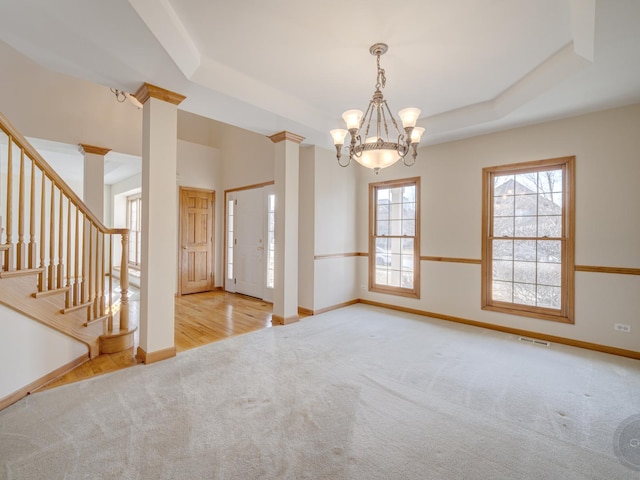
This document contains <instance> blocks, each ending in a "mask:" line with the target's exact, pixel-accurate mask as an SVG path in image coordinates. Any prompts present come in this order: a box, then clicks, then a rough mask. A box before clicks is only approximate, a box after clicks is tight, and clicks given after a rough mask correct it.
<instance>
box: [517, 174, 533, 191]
mask: <svg viewBox="0 0 640 480" xmlns="http://www.w3.org/2000/svg"><path fill="white" fill-rule="evenodd" d="M537 182H538V174H537V173H535V172H533V173H519V174H518V175H515V191H516V195H526V194H528V193H535V192H537V191H538V187H537Z"/></svg>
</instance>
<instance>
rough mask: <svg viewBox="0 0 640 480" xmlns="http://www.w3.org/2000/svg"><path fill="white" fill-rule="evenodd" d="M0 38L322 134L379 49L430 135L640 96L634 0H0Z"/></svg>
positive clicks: (362, 84)
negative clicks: (385, 48)
mask: <svg viewBox="0 0 640 480" xmlns="http://www.w3.org/2000/svg"><path fill="white" fill-rule="evenodd" d="M0 40H2V41H4V42H6V43H8V44H10V45H12V46H13V47H14V48H16V49H17V50H19V51H21V52H22V53H24V54H25V55H27V56H29V57H31V58H32V59H34V60H35V61H37V62H38V63H40V64H42V65H44V66H46V67H49V68H52V69H54V70H57V71H60V72H63V73H66V74H70V75H73V76H76V77H79V78H83V79H85V80H89V81H93V82H96V83H99V84H102V85H105V86H109V87H116V88H120V89H124V90H128V91H132V92H133V91H135V90H136V89H137V88H138V86H140V85H141V83H142V82H149V83H153V84H156V85H159V86H162V87H164V88H167V89H169V90H173V91H176V92H179V93H182V94H184V95H186V96H187V99H186V100H185V101H184V102H183V103H182V104H181V105H180V108H181V109H183V110H186V111H189V112H192V113H196V114H199V115H203V116H206V117H210V118H214V119H216V120H219V121H223V122H226V123H230V124H232V125H237V126H240V127H243V128H246V129H249V130H253V131H256V132H259V133H263V134H267V135H270V134H273V133H275V132H278V131H280V130H289V131H291V132H293V133H296V134H299V135H302V136H305V137H306V138H307V142H308V143H314V144H319V145H323V146H328V147H330V146H331V141H330V137H329V134H328V130H329V129H331V128H337V127H341V126H342V121H341V119H340V115H341V113H342V112H343V111H344V110H347V109H349V108H359V109H362V110H364V109H365V108H366V106H367V104H368V101H369V99H370V96H371V94H372V93H373V90H374V86H375V79H376V78H375V77H376V67H375V58H374V57H372V56H371V55H370V54H369V46H370V45H372V44H373V43H376V42H384V43H387V44H388V45H389V52H388V53H387V54H386V55H384V56H383V57H382V61H381V63H382V67H383V68H384V69H385V70H386V75H387V87H386V89H385V90H384V94H385V97H386V99H387V101H388V103H389V106H390V107H391V109H392V111H394V113H395V112H397V111H398V110H399V109H400V108H403V107H407V106H416V107H419V108H421V109H422V117H421V118H420V120H419V122H418V124H419V125H421V126H424V127H426V128H427V132H426V133H425V136H424V137H423V139H424V140H423V141H424V142H426V143H437V142H443V141H448V140H452V139H459V138H465V137H468V136H472V135H477V134H480V133H486V132H492V131H498V130H504V129H507V128H512V127H514V126H519V125H526V124H531V123H537V122H541V121H545V120H549V119H555V118H561V117H566V116H571V115H575V114H579V113H586V112H589V111H595V110H600V109H604V108H609V107H615V106H620V105H626V104H631V103H637V102H640V1H638V0H597V1H596V0H401V1H398V2H388V1H382V0H367V1H362V0H352V1H350V2H344V1H342V0H322V1H317V2H313V3H311V2H303V1H300V0H271V1H269V2H266V1H264V0H244V1H236V2H229V1H222V0H217V1H211V0H110V1H108V2H106V1H104V0H56V1H51V0H29V1H26V0H0Z"/></svg>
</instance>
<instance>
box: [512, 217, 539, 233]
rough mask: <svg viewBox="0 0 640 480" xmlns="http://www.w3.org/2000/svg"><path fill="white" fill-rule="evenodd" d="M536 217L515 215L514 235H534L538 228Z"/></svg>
mask: <svg viewBox="0 0 640 480" xmlns="http://www.w3.org/2000/svg"><path fill="white" fill-rule="evenodd" d="M537 222H538V217H516V218H515V227H514V237H535V236H536V233H537V230H538V225H537Z"/></svg>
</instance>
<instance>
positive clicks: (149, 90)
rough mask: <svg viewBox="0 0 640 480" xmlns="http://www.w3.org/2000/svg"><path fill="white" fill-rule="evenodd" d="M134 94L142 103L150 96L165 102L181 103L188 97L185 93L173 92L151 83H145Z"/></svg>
mask: <svg viewBox="0 0 640 480" xmlns="http://www.w3.org/2000/svg"><path fill="white" fill-rule="evenodd" d="M133 96H134V97H136V99H138V101H139V102H140V103H142V104H144V103H145V102H146V101H147V100H149V99H150V98H157V99H158V100H162V101H163V102H167V103H172V104H173V105H180V103H182V101H183V100H184V99H185V98H187V97H185V96H184V95H180V94H179V93H176V92H172V91H170V90H165V89H164V88H160V87H157V86H155V85H151V84H150V83H143V84H142V85H141V86H140V88H138V90H137V91H136V93H135V94H134V95H133Z"/></svg>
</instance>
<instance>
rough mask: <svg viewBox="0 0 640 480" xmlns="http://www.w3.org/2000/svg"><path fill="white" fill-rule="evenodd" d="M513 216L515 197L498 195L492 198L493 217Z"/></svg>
mask: <svg viewBox="0 0 640 480" xmlns="http://www.w3.org/2000/svg"><path fill="white" fill-rule="evenodd" d="M514 214H515V197H514V196H513V195H500V196H497V197H493V215H494V216H495V217H512V216H513V215H514Z"/></svg>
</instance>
